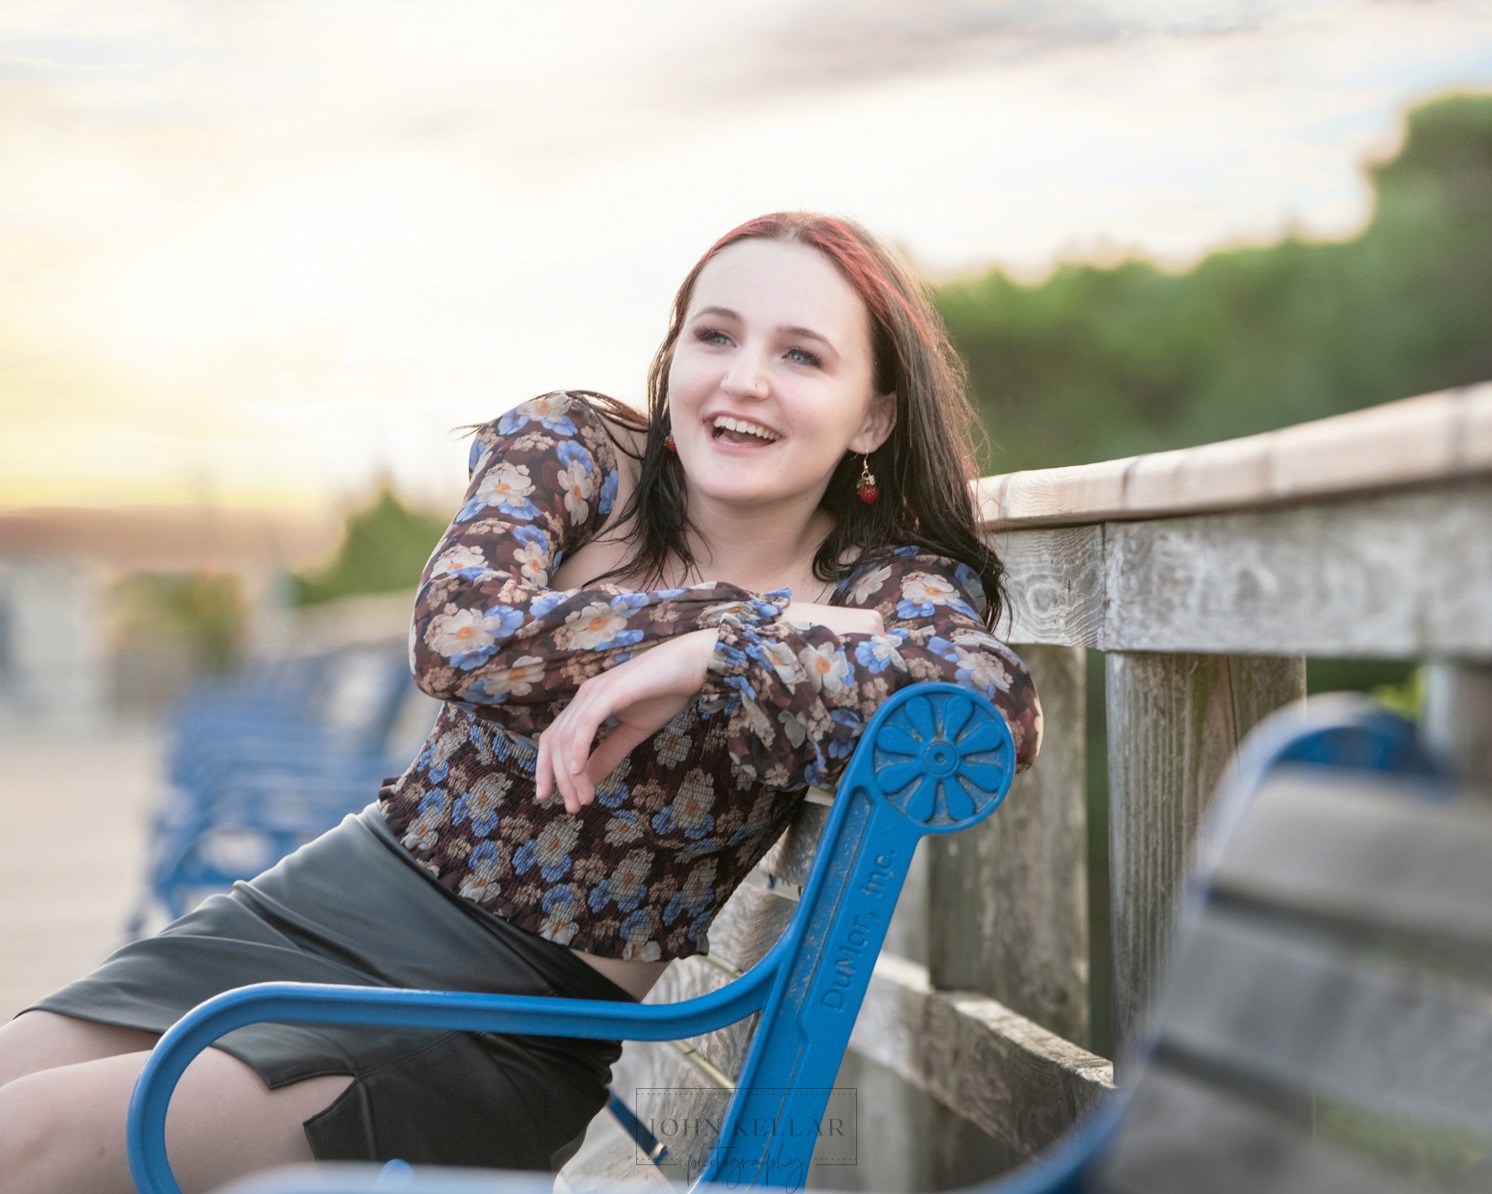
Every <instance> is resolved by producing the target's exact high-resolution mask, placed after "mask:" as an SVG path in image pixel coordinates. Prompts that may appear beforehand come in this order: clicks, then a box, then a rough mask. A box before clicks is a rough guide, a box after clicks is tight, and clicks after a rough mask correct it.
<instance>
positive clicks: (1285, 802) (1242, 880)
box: [1102, 759, 1492, 1194]
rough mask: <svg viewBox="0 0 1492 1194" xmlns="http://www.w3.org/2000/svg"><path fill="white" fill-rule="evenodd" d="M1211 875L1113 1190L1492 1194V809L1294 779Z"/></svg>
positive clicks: (1349, 776)
mask: <svg viewBox="0 0 1492 1194" xmlns="http://www.w3.org/2000/svg"><path fill="white" fill-rule="evenodd" d="M1365 761H1368V762H1371V761H1372V760H1371V759H1369V760H1365ZM1214 861H1215V867H1214V869H1213V870H1212V873H1211V876H1210V882H1209V887H1208V891H1207V894H1206V898H1205V900H1202V901H1199V902H1198V903H1197V905H1196V906H1195V907H1194V909H1193V913H1192V915H1191V916H1190V917H1189V921H1188V924H1187V926H1186V929H1185V933H1184V937H1183V944H1182V946H1181V948H1180V949H1179V950H1178V953H1177V958H1176V965H1175V970H1174V973H1173V975H1172V978H1171V981H1170V983H1169V985H1168V996H1167V998H1166V1000H1165V1003H1164V1005H1163V1006H1162V1008H1161V1009H1160V1014H1159V1015H1158V1017H1157V1019H1156V1027H1155V1030H1154V1032H1153V1036H1152V1040H1151V1042H1150V1045H1151V1048H1150V1056H1149V1059H1148V1061H1147V1064H1146V1067H1145V1069H1144V1072H1143V1075H1142V1077H1141V1080H1140V1082H1139V1084H1138V1086H1137V1088H1136V1090H1135V1094H1134V1098H1133V1101H1132V1103H1131V1105H1130V1107H1129V1109H1128V1112H1127V1115H1126V1118H1125V1124H1124V1128H1123V1130H1122V1132H1121V1133H1120V1134H1119V1136H1118V1137H1117V1140H1116V1143H1115V1147H1114V1148H1113V1149H1112V1150H1111V1151H1110V1153H1109V1155H1108V1159H1107V1161H1106V1163H1105V1165H1104V1168H1103V1175H1104V1176H1103V1183H1102V1185H1103V1188H1105V1189H1112V1190H1131V1189H1133V1190H1145V1191H1148V1192H1152V1194H1166V1192H1167V1191H1178V1192H1179V1191H1182V1190H1198V1189H1206V1190H1209V1191H1216V1192H1218V1194H1230V1192H1232V1191H1237V1192H1239V1194H1242V1192H1243V1191H1251V1192H1254V1194H1257V1191H1259V1190H1264V1189H1270V1190H1282V1191H1317V1190H1320V1191H1326V1190H1353V1191H1377V1190H1399V1189H1404V1190H1407V1189H1410V1188H1422V1187H1423V1185H1429V1186H1431V1187H1432V1188H1436V1187H1441V1186H1450V1185H1454V1186H1455V1188H1457V1189H1477V1190H1484V1189H1492V1163H1489V1157H1492V801H1487V800H1481V799H1468V798H1465V796H1464V794H1458V793H1457V792H1456V791H1455V790H1454V789H1453V788H1451V786H1450V785H1449V784H1448V783H1447V781H1445V780H1443V779H1440V780H1437V779H1435V778H1433V777H1430V776H1427V775H1425V774H1423V773H1421V774H1415V769H1412V768H1411V769H1410V770H1407V771H1404V770H1401V771H1398V772H1384V771H1370V770H1361V769H1353V768H1346V767H1331V768H1325V767H1320V766H1313V765H1310V764H1299V763H1297V764H1293V765H1292V764H1286V765H1281V766H1279V767H1277V768H1276V769H1274V770H1272V771H1271V772H1270V773H1269V775H1268V777H1267V778H1266V779H1265V781H1264V782H1263V784H1262V786H1261V787H1260V790H1259V792H1258V794H1257V795H1256V796H1255V797H1254V798H1253V799H1252V800H1251V801H1250V802H1249V803H1248V805H1247V808H1246V810H1244V811H1242V812H1240V814H1239V815H1238V817H1237V824H1236V827H1234V828H1233V831H1232V832H1230V833H1229V834H1228V835H1227V837H1226V839H1225V844H1224V845H1222V846H1221V847H1220V848H1219V849H1218V850H1217V852H1216V858H1215V860H1214Z"/></svg>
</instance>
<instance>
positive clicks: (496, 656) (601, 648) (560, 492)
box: [410, 393, 786, 729]
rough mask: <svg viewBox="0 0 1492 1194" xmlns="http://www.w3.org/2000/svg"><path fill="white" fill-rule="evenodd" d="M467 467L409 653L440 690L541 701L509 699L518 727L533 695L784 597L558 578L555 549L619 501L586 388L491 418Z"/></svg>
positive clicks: (750, 614)
mask: <svg viewBox="0 0 1492 1194" xmlns="http://www.w3.org/2000/svg"><path fill="white" fill-rule="evenodd" d="M470 474H471V481H470V486H469V488H468V490H467V494H466V500H465V502H464V504H463V505H462V507H461V510H460V511H459V512H458V513H457V515H456V517H455V520H454V521H453V522H452V523H451V526H450V528H449V529H448V530H447V531H446V533H445V535H444V536H443V537H442V539H441V541H440V543H439V544H438V545H437V546H436V549H435V552H434V554H433V555H432V556H431V559H430V562H429V563H428V564H427V565H426V567H425V572H424V576H423V578H422V580H421V583H420V589H419V593H418V596H417V597H416V600H415V610H414V621H413V625H412V626H411V630H410V664H411V667H412V668H413V670H414V675H415V681H416V683H417V684H418V685H419V686H420V687H421V688H422V689H424V690H425V691H426V692H428V693H429V694H430V695H432V696H435V697H439V698H441V699H443V700H454V701H460V702H463V703H466V704H470V705H474V706H477V707H482V706H494V705H504V706H509V707H511V706H515V705H517V706H525V705H527V706H535V707H536V708H534V709H531V710H527V711H525V713H524V714H519V711H518V710H516V709H510V711H509V712H508V713H506V714H505V715H504V720H505V721H506V722H508V723H509V724H510V725H511V726H512V728H515V729H519V728H522V729H531V728H533V727H532V725H530V724H529V722H530V721H531V718H532V716H533V715H537V714H538V713H539V710H538V708H537V707H538V706H549V705H551V704H552V703H553V702H555V701H558V700H561V699H563V698H565V697H568V696H570V695H572V694H573V693H574V691H575V690H576V689H577V688H578V687H579V686H580V684H581V683H582V682H584V681H585V680H586V679H588V678H589V677H591V676H594V675H596V674H598V673H599V672H602V671H604V670H606V669H607V668H609V667H613V666H615V665H616V664H618V663H620V662H622V661H623V660H625V659H628V658H630V657H631V655H632V653H633V652H634V651H636V650H641V649H646V648H647V647H648V646H651V645H654V644H656V643H657V642H658V641H660V640H662V639H664V638H667V637H669V636H671V635H675V634H682V633H685V632H687V631H691V630H699V629H705V628H710V627H714V626H716V625H718V624H719V623H720V622H721V620H722V619H724V618H730V619H732V620H733V621H735V622H737V623H739V624H742V625H757V624H760V623H762V622H765V621H769V620H771V619H774V618H776V617H777V616H778V614H779V612H780V609H781V605H782V604H783V603H784V602H785V600H786V598H785V595H780V596H778V595H769V596H768V597H761V596H758V595H755V594H751V593H748V592H746V591H745V590H743V589H738V588H736V587H734V586H731V585H725V584H709V585H699V586H695V587H693V588H677V589H662V590H655V591H650V592H632V591H629V590H628V589H626V588H625V587H622V586H618V585H611V584H595V585H591V586H588V587H586V588H583V589H571V590H554V589H550V588H549V587H548V586H549V579H550V577H551V575H552V574H553V572H554V570H555V569H556V568H557V567H558V566H559V563H560V561H561V560H562V559H563V558H564V556H565V555H567V554H569V553H570V552H573V551H574V550H575V549H576V548H577V547H579V546H580V544H581V543H583V542H584V541H585V540H587V539H589V538H591V537H592V536H593V535H595V534H596V533H597V532H598V531H599V530H600V529H601V527H602V525H603V524H604V522H605V520H606V517H607V516H608V515H609V514H610V513H611V512H612V507H613V506H614V505H615V502H616V493H617V461H616V449H615V446H614V445H613V443H612V442H611V438H610V436H609V435H608V434H607V432H606V429H605V428H604V426H603V425H602V422H601V417H600V415H599V414H597V413H596V411H594V410H593V409H592V408H591V407H590V406H589V404H587V403H586V402H585V401H584V400H583V399H582V398H580V397H578V396H575V395H570V394H565V393H556V394H549V395H546V396H545V397H543V398H538V399H535V400H533V401H532V402H527V403H525V404H524V405H522V406H519V407H517V408H516V409H514V410H512V411H510V412H509V413H508V414H506V415H504V416H502V418H500V419H498V420H496V421H495V422H493V423H489V424H487V425H486V426H484V427H482V428H481V429H480V430H479V431H478V432H477V435H476V438H475V441H474V442H473V444H472V451H471V461H470ZM774 597H775V600H774ZM515 715H517V716H516V717H515ZM520 723H521V725H520Z"/></svg>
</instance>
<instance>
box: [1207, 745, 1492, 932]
mask: <svg viewBox="0 0 1492 1194" xmlns="http://www.w3.org/2000/svg"><path fill="white" fill-rule="evenodd" d="M1404 791H1405V787H1404V784H1403V781H1399V782H1398V783H1395V782H1394V781H1392V780H1389V779H1383V778H1379V779H1375V778H1373V777H1370V776H1365V775H1364V776H1354V777H1353V779H1352V781H1351V785H1350V786H1348V785H1345V784H1343V783H1341V782H1340V781H1338V782H1336V783H1328V782H1325V781H1324V780H1323V779H1322V778H1320V777H1319V775H1316V774H1313V772H1312V769H1310V768H1304V767H1301V768H1292V769H1290V770H1288V771H1282V772H1281V775H1280V778H1279V779H1278V780H1275V781H1272V782H1271V783H1270V784H1269V785H1268V786H1267V788H1266V789H1265V790H1264V791H1262V792H1260V794H1259V796H1258V798H1257V800H1256V802H1255V807H1254V808H1253V809H1251V810H1250V813H1249V815H1248V817H1247V818H1246V819H1245V820H1244V823H1243V824H1242V826H1240V828H1239V832H1238V833H1237V834H1236V835H1235V837H1234V838H1233V839H1232V840H1231V841H1230V842H1229V843H1228V849H1227V855H1226V857H1225V859H1224V860H1223V863H1222V866H1221V867H1220V869H1219V871H1218V874H1217V877H1216V888H1217V890H1219V891H1220V892H1222V893H1224V894H1229V895H1237V896H1243V897H1245V898H1248V899H1256V900H1264V901H1268V902H1270V903H1272V904H1289V905H1293V906H1295V907H1297V908H1299V909H1300V910H1301V911H1302V912H1305V913H1308V914H1311V915H1313V916H1320V917H1327V918H1331V919H1336V920H1340V921H1342V922H1344V923H1350V924H1358V925H1362V926H1365V927H1367V928H1373V927H1381V928H1383V929H1388V930H1392V931H1394V932H1398V933H1402V934H1413V935H1416V936H1419V937H1422V938H1430V939H1435V940H1443V941H1448V942H1454V943H1465V944H1468V945H1472V946H1474V947H1476V948H1479V949H1481V950H1483V951H1485V950H1486V948H1487V947H1488V946H1489V945H1492V808H1489V806H1488V803H1487V802H1482V801H1475V802H1473V801H1455V802H1450V801H1444V800H1435V799H1429V798H1427V799H1423V800H1405V799H1403V798H1402V795H1403V792H1404Z"/></svg>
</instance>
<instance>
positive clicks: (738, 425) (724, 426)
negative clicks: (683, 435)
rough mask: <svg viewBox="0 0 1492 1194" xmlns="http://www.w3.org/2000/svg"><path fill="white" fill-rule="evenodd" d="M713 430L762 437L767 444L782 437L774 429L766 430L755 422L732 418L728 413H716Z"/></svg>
mask: <svg viewBox="0 0 1492 1194" xmlns="http://www.w3.org/2000/svg"><path fill="white" fill-rule="evenodd" d="M715 430H717V431H735V432H737V433H739V434H741V435H754V436H756V437H757V438H758V439H764V440H766V441H767V442H768V443H769V444H770V443H772V442H774V441H775V440H778V439H780V438H782V437H781V436H779V435H778V434H777V433H776V432H775V431H768V430H767V429H766V428H765V427H760V426H758V425H757V424H755V423H748V422H746V421H745V420H744V419H733V418H731V417H730V416H729V415H717V416H716V417H715Z"/></svg>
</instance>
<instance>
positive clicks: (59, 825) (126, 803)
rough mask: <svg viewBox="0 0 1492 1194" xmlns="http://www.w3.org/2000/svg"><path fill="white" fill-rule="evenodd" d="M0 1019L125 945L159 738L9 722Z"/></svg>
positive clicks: (0, 754) (1, 755) (0, 756)
mask: <svg viewBox="0 0 1492 1194" xmlns="http://www.w3.org/2000/svg"><path fill="white" fill-rule="evenodd" d="M0 760H3V761H4V766H3V769H0V774H3V776H4V780H3V783H4V798H3V802H0V808H3V809H4V811H5V819H4V831H3V833H0V1022H4V1021H6V1020H9V1019H10V1018H11V1017H12V1016H14V1015H15V1014H16V1013H17V1012H18V1011H20V1010H21V1009H22V1008H24V1007H25V1006H26V1005H27V1004H28V1003H30V1002H31V1001H32V1000H34V999H36V998H37V997H38V996H41V995H45V994H46V993H47V992H48V991H51V990H53V989H54V988H56V987H59V986H61V985H62V984H63V983H65V982H68V981H70V980H71V979H73V978H75V977H77V976H78V975H80V974H82V973H83V972H84V971H86V970H88V969H89V968H90V967H92V966H93V965H94V964H95V963H97V962H98V961H100V960H101V959H102V958H103V957H105V956H106V955H107V954H108V952H109V951H110V950H111V949H112V948H113V947H114V946H115V945H116V944H117V943H118V940H119V931H120V927H121V926H122V925H123V923H124V919H125V916H126V915H127V913H128V910H129V908H130V906H131V903H132V901H133V899H134V896H135V893H136V891H137V890H138V889H139V885H140V874H141V868H142V865H143V844H144V829H145V818H146V815H147V811H148V809H149V808H150V807H151V804H152V801H153V799H154V796H155V793H156V792H157V791H158V786H159V783H160V780H159V773H160V762H159V738H158V736H157V735H156V733H155V732H154V731H152V730H148V729H143V728H138V727H133V728H131V727H113V728H111V727H107V726H106V727H102V728H100V727H97V726H93V727H90V728H89V730H88V731H87V733H86V734H84V735H79V734H76V733H67V732H65V731H63V730H60V729H49V730H42V731H39V732H24V733H23V732H22V731H21V730H20V729H19V728H14V727H3V726H0Z"/></svg>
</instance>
